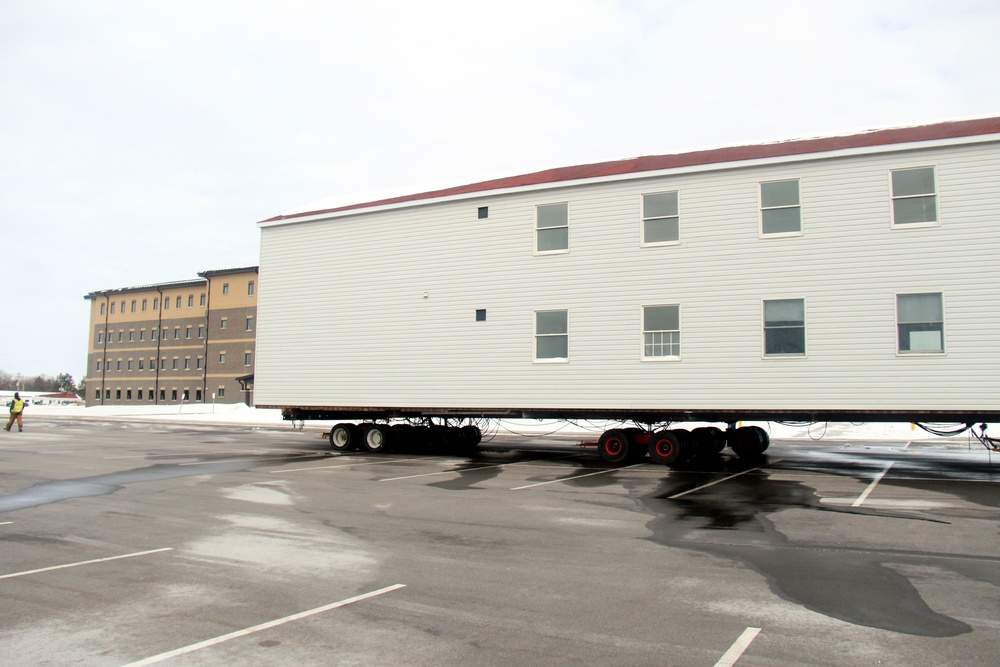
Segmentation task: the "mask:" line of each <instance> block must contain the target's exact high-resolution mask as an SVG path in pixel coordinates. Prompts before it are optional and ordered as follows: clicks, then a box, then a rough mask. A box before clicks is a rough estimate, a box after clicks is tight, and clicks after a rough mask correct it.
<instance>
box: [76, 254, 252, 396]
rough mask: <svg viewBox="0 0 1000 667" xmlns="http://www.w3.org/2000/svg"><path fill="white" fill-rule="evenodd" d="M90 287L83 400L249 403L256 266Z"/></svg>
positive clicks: (87, 296)
mask: <svg viewBox="0 0 1000 667" xmlns="http://www.w3.org/2000/svg"><path fill="white" fill-rule="evenodd" d="M198 275H199V276H200V278H199V279H195V280H183V281H178V282H171V283H160V284H156V285H142V286H138V287H123V288H119V289H112V290H103V291H98V292H91V293H90V294H87V295H86V297H85V298H86V299H88V300H90V302H91V305H90V343H89V346H88V355H87V378H86V387H87V389H86V394H87V395H86V396H85V398H86V401H87V405H88V406H90V405H159V404H171V403H173V404H176V403H182V402H213V401H214V402H218V403H247V404H250V405H252V404H253V390H252V387H253V368H254V367H253V364H254V354H255V338H256V316H257V287H258V285H257V267H256V266H251V267H244V268H238V269H221V270H214V271H202V272H200V273H199V274H198Z"/></svg>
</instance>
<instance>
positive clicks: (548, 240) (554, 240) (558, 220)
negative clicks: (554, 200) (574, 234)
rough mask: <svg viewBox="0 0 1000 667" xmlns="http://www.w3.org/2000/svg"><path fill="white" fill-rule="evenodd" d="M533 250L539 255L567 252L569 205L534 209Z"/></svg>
mask: <svg viewBox="0 0 1000 667" xmlns="http://www.w3.org/2000/svg"><path fill="white" fill-rule="evenodd" d="M535 249H536V251H537V252H540V253H544V252H562V251H565V250H569V204H567V203H565V202H563V203H562V204H541V205H539V206H536V207H535Z"/></svg>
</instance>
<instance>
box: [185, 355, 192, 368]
mask: <svg viewBox="0 0 1000 667" xmlns="http://www.w3.org/2000/svg"><path fill="white" fill-rule="evenodd" d="M184 370H186V371H189V370H191V357H184Z"/></svg>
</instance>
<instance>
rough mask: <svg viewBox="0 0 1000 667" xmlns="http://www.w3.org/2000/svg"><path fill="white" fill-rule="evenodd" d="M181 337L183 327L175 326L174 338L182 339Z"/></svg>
mask: <svg viewBox="0 0 1000 667" xmlns="http://www.w3.org/2000/svg"><path fill="white" fill-rule="evenodd" d="M180 339H181V328H180V327H174V340H180Z"/></svg>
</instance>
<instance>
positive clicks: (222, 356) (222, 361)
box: [219, 352, 226, 364]
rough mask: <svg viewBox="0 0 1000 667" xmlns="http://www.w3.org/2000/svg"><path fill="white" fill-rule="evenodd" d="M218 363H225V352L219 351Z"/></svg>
mask: <svg viewBox="0 0 1000 667" xmlns="http://www.w3.org/2000/svg"><path fill="white" fill-rule="evenodd" d="M219 363H220V364H224V363H226V353H225V352H219Z"/></svg>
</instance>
